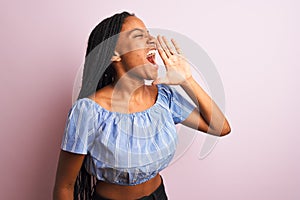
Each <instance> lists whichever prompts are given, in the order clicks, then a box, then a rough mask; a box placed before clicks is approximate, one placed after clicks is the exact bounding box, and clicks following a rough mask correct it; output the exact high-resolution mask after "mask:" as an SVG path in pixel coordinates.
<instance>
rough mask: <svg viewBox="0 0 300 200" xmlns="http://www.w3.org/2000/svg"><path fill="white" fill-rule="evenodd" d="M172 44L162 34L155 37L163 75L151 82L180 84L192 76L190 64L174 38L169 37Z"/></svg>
mask: <svg viewBox="0 0 300 200" xmlns="http://www.w3.org/2000/svg"><path fill="white" fill-rule="evenodd" d="M171 42H172V44H173V46H171V45H170V44H169V42H168V40H167V39H166V38H165V37H164V36H163V37H161V36H158V37H157V49H158V53H159V55H160V57H161V58H162V60H163V62H164V64H165V67H166V75H165V77H162V78H158V79H156V80H155V81H154V82H153V84H167V85H181V84H183V83H184V82H185V81H186V80H188V79H189V78H191V77H192V74H191V71H190V64H189V63H188V62H187V60H186V58H185V57H184V56H183V55H182V52H181V49H180V48H179V46H178V44H177V43H176V42H175V40H174V39H171Z"/></svg>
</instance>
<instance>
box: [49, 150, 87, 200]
mask: <svg viewBox="0 0 300 200" xmlns="http://www.w3.org/2000/svg"><path fill="white" fill-rule="evenodd" d="M84 157H85V155H82V154H74V153H70V152H66V151H63V150H61V152H60V155H59V161H58V167H57V172H56V180H55V186H54V190H53V200H73V199H74V198H73V192H74V184H75V181H76V177H77V175H78V173H79V170H80V168H81V165H82V163H83V160H84Z"/></svg>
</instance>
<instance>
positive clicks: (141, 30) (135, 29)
mask: <svg viewBox="0 0 300 200" xmlns="http://www.w3.org/2000/svg"><path fill="white" fill-rule="evenodd" d="M134 31H140V32H147V33H149V31H148V30H145V29H141V28H134V29H132V30H130V31H128V35H130V34H131V33H132V32H134Z"/></svg>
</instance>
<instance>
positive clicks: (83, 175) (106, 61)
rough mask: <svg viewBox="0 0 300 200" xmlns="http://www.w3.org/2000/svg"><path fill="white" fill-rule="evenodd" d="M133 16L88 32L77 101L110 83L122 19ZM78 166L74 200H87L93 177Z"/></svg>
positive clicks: (118, 17)
mask: <svg viewBox="0 0 300 200" xmlns="http://www.w3.org/2000/svg"><path fill="white" fill-rule="evenodd" d="M128 16H134V14H129V13H128V12H122V13H118V14H115V15H113V16H111V17H109V18H106V19H104V20H103V21H102V22H100V23H99V24H98V25H97V26H96V27H95V28H94V29H93V30H92V32H91V34H90V36H89V39H88V46H87V50H86V55H85V62H84V69H83V76H82V86H81V90H80V93H79V96H78V99H81V98H85V97H88V96H90V95H92V94H93V93H95V92H96V91H97V90H99V89H101V88H103V87H104V86H106V85H108V84H110V83H112V82H113V80H114V77H115V75H116V72H115V70H114V68H113V66H112V63H111V58H112V56H113V55H114V50H115V47H116V44H117V40H118V34H119V33H120V32H121V28H122V24H123V22H124V20H125V18H126V17H128ZM86 162H87V160H86V158H85V160H84V164H83V165H82V167H81V169H80V172H79V174H78V176H77V179H76V182H75V186H74V200H91V199H92V196H93V193H94V188H95V185H96V181H97V180H96V178H95V177H93V176H91V175H90V174H89V173H88V172H87V171H86V169H85V163H86Z"/></svg>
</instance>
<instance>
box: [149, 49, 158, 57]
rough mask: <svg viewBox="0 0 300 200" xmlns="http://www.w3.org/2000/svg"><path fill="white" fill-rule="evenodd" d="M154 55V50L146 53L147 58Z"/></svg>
mask: <svg viewBox="0 0 300 200" xmlns="http://www.w3.org/2000/svg"><path fill="white" fill-rule="evenodd" d="M155 54H156V50H154V49H153V50H150V51H149V52H148V53H147V57H148V56H152V55H155Z"/></svg>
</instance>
